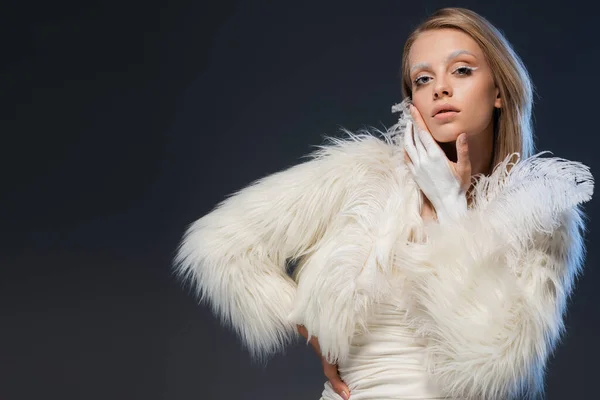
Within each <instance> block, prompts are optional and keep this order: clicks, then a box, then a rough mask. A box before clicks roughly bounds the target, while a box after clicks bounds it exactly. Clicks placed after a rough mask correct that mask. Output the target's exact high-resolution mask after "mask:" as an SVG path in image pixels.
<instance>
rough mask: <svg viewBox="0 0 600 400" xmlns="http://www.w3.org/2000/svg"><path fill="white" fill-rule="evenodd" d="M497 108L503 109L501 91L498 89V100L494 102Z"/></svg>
mask: <svg viewBox="0 0 600 400" xmlns="http://www.w3.org/2000/svg"><path fill="white" fill-rule="evenodd" d="M494 107H495V108H502V98H501V97H500V89H498V88H496V100H495V101H494Z"/></svg>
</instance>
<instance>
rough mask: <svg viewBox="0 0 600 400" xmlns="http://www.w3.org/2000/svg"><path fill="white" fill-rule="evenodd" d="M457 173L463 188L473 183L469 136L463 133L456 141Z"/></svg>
mask: <svg viewBox="0 0 600 400" xmlns="http://www.w3.org/2000/svg"><path fill="white" fill-rule="evenodd" d="M456 154H457V159H456V172H457V173H458V175H459V179H460V180H461V182H462V184H463V187H465V186H466V187H468V185H470V183H471V159H470V157H469V142H468V141H467V134H466V133H462V134H460V136H459V137H458V139H457V140H456Z"/></svg>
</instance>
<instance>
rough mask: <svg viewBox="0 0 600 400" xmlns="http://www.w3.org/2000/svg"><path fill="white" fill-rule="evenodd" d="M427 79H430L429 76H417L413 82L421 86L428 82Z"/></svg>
mask: <svg viewBox="0 0 600 400" xmlns="http://www.w3.org/2000/svg"><path fill="white" fill-rule="evenodd" d="M429 79H431V77H430V76H419V77H418V78H417V79H415V80H414V83H415V85H417V86H421V85H424V84H426V83H427V82H429Z"/></svg>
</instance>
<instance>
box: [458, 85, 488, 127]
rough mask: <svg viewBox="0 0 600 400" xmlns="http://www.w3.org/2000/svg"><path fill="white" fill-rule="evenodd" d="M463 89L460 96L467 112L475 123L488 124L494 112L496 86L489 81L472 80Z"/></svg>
mask: <svg viewBox="0 0 600 400" xmlns="http://www.w3.org/2000/svg"><path fill="white" fill-rule="evenodd" d="M462 89H463V90H462V91H461V94H460V97H461V103H462V106H463V110H464V111H466V113H465V114H468V115H469V117H470V118H472V119H474V121H473V122H474V123H475V122H476V121H477V122H478V125H481V124H484V125H487V124H488V123H489V120H490V119H491V118H492V115H493V112H494V102H495V100H496V93H495V88H494V87H493V86H492V85H490V83H489V82H470V83H469V84H467V85H465V87H463V88H462ZM475 120H476V121H475Z"/></svg>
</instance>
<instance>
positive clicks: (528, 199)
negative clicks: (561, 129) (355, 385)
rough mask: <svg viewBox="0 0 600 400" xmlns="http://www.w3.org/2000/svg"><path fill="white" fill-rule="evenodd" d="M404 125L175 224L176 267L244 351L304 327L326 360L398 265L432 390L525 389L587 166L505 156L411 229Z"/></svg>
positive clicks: (556, 290) (544, 347) (543, 354)
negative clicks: (449, 207)
mask: <svg viewBox="0 0 600 400" xmlns="http://www.w3.org/2000/svg"><path fill="white" fill-rule="evenodd" d="M398 109H399V110H402V105H400V107H398ZM404 115H406V113H405V114H404ZM404 127H405V120H404V119H403V117H401V118H400V121H399V123H398V124H397V125H395V126H394V127H392V128H391V129H390V130H389V131H387V132H383V135H382V138H376V137H374V136H371V135H368V134H361V135H352V134H349V137H348V139H346V140H339V139H335V140H333V139H332V143H330V144H328V145H325V146H323V147H321V148H320V149H319V151H317V152H316V153H314V154H313V156H312V159H311V160H309V161H307V162H305V163H303V164H300V165H297V166H295V167H292V168H290V169H288V170H286V171H283V172H279V173H276V174H273V175H271V176H268V177H266V178H263V179H261V180H259V181H257V182H255V183H254V184H252V185H251V186H249V187H247V188H245V189H243V190H241V191H239V192H237V193H235V194H234V195H232V196H231V197H229V198H228V199H227V200H225V201H224V202H222V203H221V204H220V205H219V206H217V208H216V209H215V210H213V211H212V212H211V213H209V214H208V215H206V216H204V217H202V218H201V219H199V220H198V221H197V222H195V223H194V224H193V225H191V227H190V228H189V229H188V231H187V232H186V234H185V237H184V239H183V241H182V243H181V246H180V248H179V251H178V255H177V258H176V260H175V261H176V268H177V271H178V272H179V274H181V276H182V277H183V278H184V279H187V280H189V281H191V282H193V283H194V285H195V287H196V288H197V291H198V294H199V296H200V297H201V298H202V299H203V300H204V301H207V302H208V303H209V304H210V306H211V307H212V309H213V311H214V312H215V314H216V315H218V316H220V317H221V319H222V320H223V322H225V323H226V324H228V325H231V326H232V327H233V328H234V329H235V330H236V331H237V332H238V334H239V335H240V338H241V339H242V340H243V342H244V343H245V344H246V346H247V347H248V349H249V350H250V352H251V354H252V355H253V356H255V357H259V358H263V357H266V356H268V355H270V354H272V353H273V352H275V351H277V350H281V349H282V348H283V347H284V346H285V344H286V343H287V342H288V341H289V340H290V339H292V338H293V337H294V336H295V335H296V329H295V324H303V325H304V326H306V328H307V329H308V331H309V334H310V335H314V336H317V337H318V338H319V343H320V345H321V350H322V353H323V355H325V356H326V357H327V358H328V360H329V361H330V362H336V361H340V360H342V359H343V358H344V357H345V356H346V355H347V353H348V349H349V345H350V342H351V340H352V337H353V336H354V335H355V333H356V332H357V330H361V329H366V328H367V327H366V320H367V318H368V316H369V310H370V306H371V305H372V304H373V303H374V302H376V301H378V300H379V299H380V298H382V297H385V296H386V294H387V293H389V290H391V288H392V287H393V286H394V285H392V280H393V279H396V277H397V276H398V275H402V276H403V277H404V278H405V279H406V281H405V282H404V287H405V292H406V293H404V295H405V296H406V298H407V300H408V302H409V309H408V312H407V318H408V319H409V322H410V323H411V325H412V326H413V327H414V328H415V329H416V331H417V333H418V334H420V335H423V336H425V337H427V338H428V339H429V346H428V348H427V354H428V357H427V367H428V370H429V371H430V373H431V376H432V377H433V378H434V379H435V380H436V382H437V383H438V385H439V387H440V388H442V390H444V391H445V393H446V394H447V395H449V396H452V397H457V398H463V399H509V398H511V397H515V396H517V395H531V396H533V395H535V394H537V393H539V392H540V391H541V390H542V388H543V375H544V368H545V363H546V360H547V358H548V355H549V354H550V353H551V351H552V349H553V348H554V346H555V345H556V343H557V341H558V339H559V337H560V334H561V332H562V330H563V322H562V321H563V313H564V310H565V305H566V301H567V298H568V296H569V294H570V293H571V291H572V288H573V281H574V279H575V277H576V276H577V274H578V273H579V271H580V270H581V266H582V261H583V250H584V247H583V241H582V230H583V220H582V213H581V210H580V209H579V204H580V203H582V202H585V201H587V200H589V198H590V197H591V194H592V189H593V179H592V176H591V174H590V173H589V170H588V169H587V168H586V167H585V166H583V165H581V164H579V163H575V162H570V161H566V160H561V159H557V158H542V157H540V156H539V155H538V156H536V157H533V158H530V159H528V160H524V161H518V162H516V163H511V162H512V161H513V158H512V157H509V158H507V159H506V160H505V162H504V163H502V164H500V165H499V166H498V168H496V170H495V171H494V173H493V174H491V175H490V176H488V177H481V178H479V179H478V181H477V182H476V185H475V190H474V192H473V193H474V202H473V205H472V207H471V209H470V210H469V212H468V215H467V216H466V217H465V218H464V219H463V220H461V221H459V222H457V223H455V224H454V225H449V226H448V225H446V226H441V225H439V224H437V223H431V224H428V225H426V226H424V225H423V222H422V220H421V218H420V215H419V210H420V204H421V202H422V198H421V195H420V192H419V191H418V188H417V187H416V185H415V183H414V181H413V180H412V178H411V177H410V175H409V173H408V171H407V169H406V167H405V165H404V161H403V152H402V149H401V147H399V146H398V143H401V142H402V141H401V140H397V139H399V138H400V137H401V135H402V134H403V129H404ZM509 166H513V168H511V169H510V172H509ZM289 259H295V260H298V261H299V267H298V273H297V274H295V279H292V278H290V277H288V275H287V274H286V271H285V268H286V261H287V260H289Z"/></svg>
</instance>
